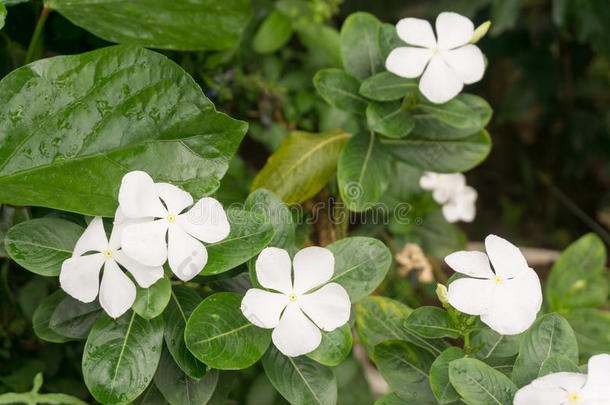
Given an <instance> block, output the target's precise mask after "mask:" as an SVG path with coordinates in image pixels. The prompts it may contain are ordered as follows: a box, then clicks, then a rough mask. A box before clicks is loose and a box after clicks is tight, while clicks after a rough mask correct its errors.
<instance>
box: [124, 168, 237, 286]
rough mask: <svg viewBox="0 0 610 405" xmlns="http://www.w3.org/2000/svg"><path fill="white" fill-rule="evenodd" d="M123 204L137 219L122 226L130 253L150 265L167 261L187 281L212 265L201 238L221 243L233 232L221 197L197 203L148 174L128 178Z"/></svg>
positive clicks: (127, 251)
mask: <svg viewBox="0 0 610 405" xmlns="http://www.w3.org/2000/svg"><path fill="white" fill-rule="evenodd" d="M119 204H120V208H121V210H122V212H123V213H124V214H125V217H127V218H129V219H130V220H136V221H133V222H134V223H130V224H127V225H125V227H124V229H123V232H122V236H121V245H122V247H123V250H124V251H125V253H126V254H127V255H129V256H130V257H132V258H134V259H135V260H137V261H139V262H141V263H144V264H146V265H149V266H161V265H163V263H165V261H166V260H167V261H168V262H169V267H170V268H171V269H172V271H173V272H174V274H175V275H176V276H178V278H180V279H181V280H183V281H188V280H190V279H192V278H193V277H195V276H196V275H197V273H199V272H200V271H201V270H202V269H203V267H204V266H205V265H206V263H207V260H208V253H207V250H206V248H205V246H204V245H203V244H202V243H201V242H200V241H203V242H206V243H216V242H219V241H221V240H223V239H225V238H226V237H227V235H229V230H230V225H229V221H228V220H227V216H226V214H225V211H224V210H223V208H222V205H220V203H219V202H218V201H217V200H215V199H213V198H209V197H206V198H202V199H200V200H199V201H197V203H196V204H195V205H193V197H191V195H190V194H189V193H187V192H186V191H184V190H182V189H180V188H178V187H176V186H174V185H172V184H169V183H155V182H154V181H153V179H152V178H151V177H150V176H149V175H148V174H147V173H145V172H141V171H133V172H129V173H127V174H126V175H125V176H124V177H123V180H122V182H121V188H120V190H119ZM191 205H192V206H193V207H192V208H191V209H190V210H188V211H186V212H183V211H184V210H185V209H186V208H188V207H190V206H191ZM166 235H167V242H166Z"/></svg>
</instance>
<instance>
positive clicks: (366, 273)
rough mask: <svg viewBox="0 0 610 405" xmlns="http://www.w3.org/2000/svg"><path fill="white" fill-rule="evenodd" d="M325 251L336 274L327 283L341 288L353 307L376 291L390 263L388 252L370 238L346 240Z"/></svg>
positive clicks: (390, 258)
mask: <svg viewBox="0 0 610 405" xmlns="http://www.w3.org/2000/svg"><path fill="white" fill-rule="evenodd" d="M326 248H327V249H329V250H330V251H331V252H333V255H334V256H335V272H334V274H333V276H332V278H331V279H330V280H329V281H328V282H329V283H330V282H335V283H339V284H340V285H342V286H343V288H345V290H346V291H347V293H348V294H349V298H350V301H351V302H352V303H354V302H358V301H360V300H361V299H363V298H364V297H366V296H368V295H369V294H370V293H372V292H373V291H375V289H376V288H377V287H378V286H379V284H381V282H382V281H383V279H384V278H385V276H386V274H387V273H388V270H389V269H390V264H391V263H392V254H391V253H390V250H389V249H388V248H387V247H386V246H385V245H384V244H383V243H382V242H381V241H379V240H377V239H373V238H367V237H362V236H358V237H351V238H345V239H341V240H338V241H336V242H334V243H331V244H330V245H328V246H327V247H326Z"/></svg>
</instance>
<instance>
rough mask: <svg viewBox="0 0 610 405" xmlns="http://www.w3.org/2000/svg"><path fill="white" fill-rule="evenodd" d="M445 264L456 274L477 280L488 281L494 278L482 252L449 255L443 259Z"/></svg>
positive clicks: (487, 259)
mask: <svg viewBox="0 0 610 405" xmlns="http://www.w3.org/2000/svg"><path fill="white" fill-rule="evenodd" d="M445 263H447V265H449V267H451V268H452V269H453V270H455V271H457V272H458V273H462V274H467V275H469V276H472V277H478V278H487V279H490V278H493V277H494V273H493V272H492V271H491V266H490V265H489V258H488V257H487V255H486V254H485V253H483V252H476V251H472V252H467V251H465V250H462V251H460V252H455V253H451V254H450V255H449V256H447V257H445Z"/></svg>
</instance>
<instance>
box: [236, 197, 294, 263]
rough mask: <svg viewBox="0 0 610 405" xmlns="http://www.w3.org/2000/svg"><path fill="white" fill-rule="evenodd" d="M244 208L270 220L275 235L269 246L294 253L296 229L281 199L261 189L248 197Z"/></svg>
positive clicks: (289, 212)
mask: <svg viewBox="0 0 610 405" xmlns="http://www.w3.org/2000/svg"><path fill="white" fill-rule="evenodd" d="M244 208H245V209H247V210H249V211H250V212H255V213H257V214H260V215H264V216H265V217H267V218H269V220H270V221H271V224H273V228H274V230H275V233H274V234H273V239H271V242H269V246H275V247H279V248H282V249H286V250H288V251H294V249H295V248H296V247H295V229H294V223H293V219H292V213H291V211H290V209H288V207H287V206H286V204H284V202H283V201H282V199H281V198H279V197H278V196H277V195H275V194H273V193H272V192H271V191H269V190H265V189H263V188H259V189H258V190H256V191H254V192H253V193H252V194H250V195H249V196H248V198H247V199H246V201H245V203H244Z"/></svg>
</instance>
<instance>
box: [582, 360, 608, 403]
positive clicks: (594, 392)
mask: <svg viewBox="0 0 610 405" xmlns="http://www.w3.org/2000/svg"><path fill="white" fill-rule="evenodd" d="M583 396H584V397H585V398H586V399H592V400H593V399H594V400H598V401H601V400H608V398H610V354H598V355H595V356H592V357H591V358H590V359H589V363H588V376H587V382H586V384H585V386H584V388H583ZM601 403H602V402H600V404H601Z"/></svg>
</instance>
